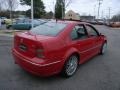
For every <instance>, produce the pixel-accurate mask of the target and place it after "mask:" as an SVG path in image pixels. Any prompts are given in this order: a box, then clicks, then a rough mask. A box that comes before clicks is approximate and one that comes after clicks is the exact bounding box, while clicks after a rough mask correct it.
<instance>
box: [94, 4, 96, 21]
mask: <svg viewBox="0 0 120 90" xmlns="http://www.w3.org/2000/svg"><path fill="white" fill-rule="evenodd" d="M95 9H96V5H94V17H95V18H96V10H95ZM95 18H94V20H95Z"/></svg>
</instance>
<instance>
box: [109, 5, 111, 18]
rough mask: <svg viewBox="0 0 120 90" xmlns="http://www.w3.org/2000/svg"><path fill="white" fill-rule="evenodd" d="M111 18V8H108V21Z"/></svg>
mask: <svg viewBox="0 0 120 90" xmlns="http://www.w3.org/2000/svg"><path fill="white" fill-rule="evenodd" d="M110 18H111V8H110V7H109V19H110Z"/></svg>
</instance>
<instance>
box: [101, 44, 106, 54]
mask: <svg viewBox="0 0 120 90" xmlns="http://www.w3.org/2000/svg"><path fill="white" fill-rule="evenodd" d="M106 50H107V43H106V42H105V43H104V44H103V45H102V47H101V50H100V54H101V55H103V54H105V52H106Z"/></svg>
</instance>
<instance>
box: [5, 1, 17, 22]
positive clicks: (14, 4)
mask: <svg viewBox="0 0 120 90" xmlns="http://www.w3.org/2000/svg"><path fill="white" fill-rule="evenodd" d="M6 6H8V7H7V8H8V10H9V11H10V19H11V20H12V18H13V13H12V11H14V10H15V9H16V8H17V6H18V0H6Z"/></svg>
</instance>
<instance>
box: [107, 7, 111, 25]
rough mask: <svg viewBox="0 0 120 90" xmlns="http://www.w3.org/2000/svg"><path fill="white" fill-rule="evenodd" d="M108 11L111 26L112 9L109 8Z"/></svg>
mask: <svg viewBox="0 0 120 90" xmlns="http://www.w3.org/2000/svg"><path fill="white" fill-rule="evenodd" d="M108 11H109V24H110V19H111V8H110V7H109V9H108Z"/></svg>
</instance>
